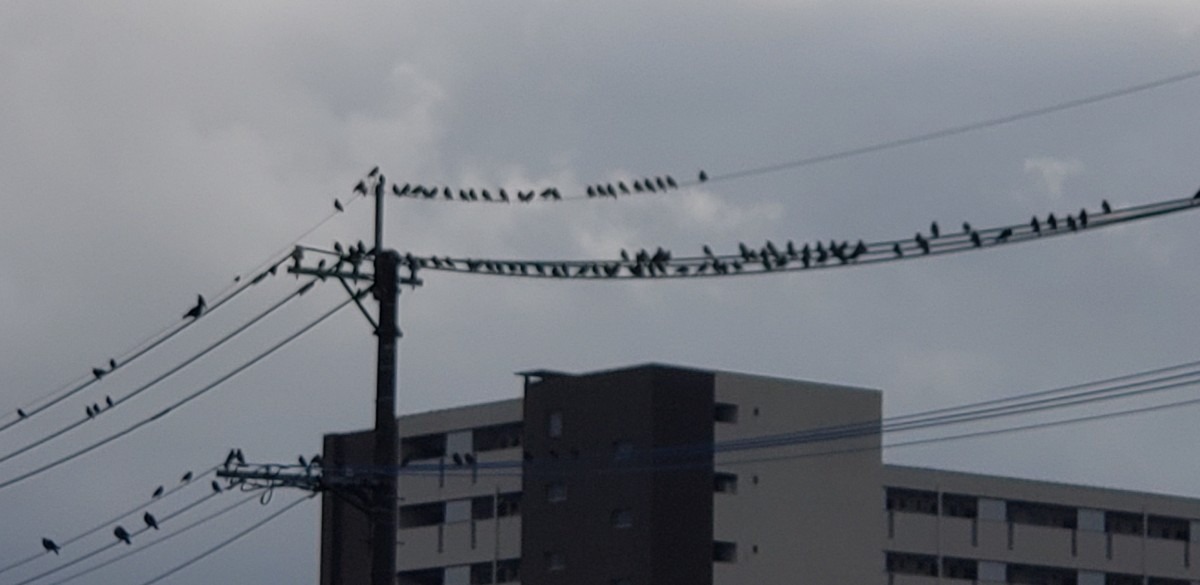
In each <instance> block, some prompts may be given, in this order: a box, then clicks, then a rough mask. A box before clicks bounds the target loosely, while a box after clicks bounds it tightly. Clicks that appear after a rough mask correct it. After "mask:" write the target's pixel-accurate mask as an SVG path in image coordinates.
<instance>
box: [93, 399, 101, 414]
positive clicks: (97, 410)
mask: <svg viewBox="0 0 1200 585" xmlns="http://www.w3.org/2000/svg"><path fill="white" fill-rule="evenodd" d="M101 410H102V409H101V408H100V405H99V404H96V403H95V402H93V403H92V412H94V413H96V414H100V411H101Z"/></svg>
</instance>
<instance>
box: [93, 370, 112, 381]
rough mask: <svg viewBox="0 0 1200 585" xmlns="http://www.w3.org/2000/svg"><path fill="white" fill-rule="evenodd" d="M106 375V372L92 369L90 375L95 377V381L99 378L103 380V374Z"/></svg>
mask: <svg viewBox="0 0 1200 585" xmlns="http://www.w3.org/2000/svg"><path fill="white" fill-rule="evenodd" d="M107 373H108V372H106V371H104V370H102V369H100V368H92V375H93V376H95V377H96V379H97V380H99V379H100V378H103V377H104V374H107Z"/></svg>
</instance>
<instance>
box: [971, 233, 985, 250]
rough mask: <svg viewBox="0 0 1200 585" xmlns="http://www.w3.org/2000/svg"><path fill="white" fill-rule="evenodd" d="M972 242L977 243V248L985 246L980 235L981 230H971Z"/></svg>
mask: <svg viewBox="0 0 1200 585" xmlns="http://www.w3.org/2000/svg"><path fill="white" fill-rule="evenodd" d="M971 243H972V244H975V247H976V248H979V247H982V246H983V239H982V238H980V237H979V232H971Z"/></svg>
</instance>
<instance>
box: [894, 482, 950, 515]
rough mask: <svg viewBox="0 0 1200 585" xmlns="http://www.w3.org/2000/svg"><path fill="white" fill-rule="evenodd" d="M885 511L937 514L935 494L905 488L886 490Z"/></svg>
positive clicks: (936, 496)
mask: <svg viewBox="0 0 1200 585" xmlns="http://www.w3.org/2000/svg"><path fill="white" fill-rule="evenodd" d="M887 509H888V510H891V511H893V512H912V513H914V514H937V513H938V495H937V492H930V491H925V490H912V489H905V488H888V489H887Z"/></svg>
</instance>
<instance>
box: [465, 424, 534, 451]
mask: <svg viewBox="0 0 1200 585" xmlns="http://www.w3.org/2000/svg"><path fill="white" fill-rule="evenodd" d="M522 426H523V425H522V424H521V423H519V422H514V423H505V424H500V425H491V426H486V427H480V428H477V429H475V451H496V450H498V449H512V448H514V447H520V446H521V435H522V433H524V430H523V429H522Z"/></svg>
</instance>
